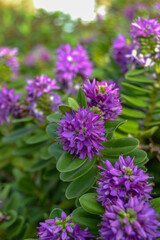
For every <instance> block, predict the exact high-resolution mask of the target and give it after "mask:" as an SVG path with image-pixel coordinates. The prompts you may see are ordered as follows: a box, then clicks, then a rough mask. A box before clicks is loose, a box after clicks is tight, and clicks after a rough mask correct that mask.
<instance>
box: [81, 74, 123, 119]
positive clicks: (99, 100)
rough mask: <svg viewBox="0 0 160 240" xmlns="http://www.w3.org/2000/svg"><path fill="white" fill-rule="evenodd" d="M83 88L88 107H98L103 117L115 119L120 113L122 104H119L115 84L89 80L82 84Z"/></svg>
mask: <svg viewBox="0 0 160 240" xmlns="http://www.w3.org/2000/svg"><path fill="white" fill-rule="evenodd" d="M83 90H84V92H85V94H86V97H87V103H88V106H89V107H91V108H92V107H96V108H98V109H99V111H100V114H101V115H102V117H103V119H104V120H105V121H106V120H115V119H116V117H117V116H118V115H119V114H120V113H121V110H122V106H121V105H120V100H119V93H118V90H119V89H118V88H115V84H108V83H107V82H101V83H100V82H98V81H95V79H94V80H93V82H92V83H91V82H90V81H89V80H88V81H87V83H86V84H84V86H83Z"/></svg>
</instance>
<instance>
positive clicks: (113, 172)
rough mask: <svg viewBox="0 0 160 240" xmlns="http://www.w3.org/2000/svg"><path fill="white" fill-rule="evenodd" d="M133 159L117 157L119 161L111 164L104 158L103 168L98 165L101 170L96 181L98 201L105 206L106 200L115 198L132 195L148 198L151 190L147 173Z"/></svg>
mask: <svg viewBox="0 0 160 240" xmlns="http://www.w3.org/2000/svg"><path fill="white" fill-rule="evenodd" d="M133 160H134V159H131V158H130V157H129V156H127V157H126V158H125V159H124V158H123V156H120V157H119V161H117V162H116V163H115V166H114V167H113V166H112V164H111V163H110V162H109V161H108V160H106V161H105V162H103V163H104V164H105V168H103V167H99V168H100V169H101V170H102V172H101V173H100V175H101V178H100V179H99V182H98V189H97V192H98V199H97V200H98V201H101V202H102V205H103V206H105V205H107V203H108V200H112V199H115V198H119V197H121V198H126V199H128V198H129V197H133V196H138V197H141V196H142V197H145V198H150V193H151V191H152V187H151V184H149V183H148V181H147V180H148V179H149V175H148V174H146V173H144V171H143V170H142V169H138V166H137V165H134V163H133Z"/></svg>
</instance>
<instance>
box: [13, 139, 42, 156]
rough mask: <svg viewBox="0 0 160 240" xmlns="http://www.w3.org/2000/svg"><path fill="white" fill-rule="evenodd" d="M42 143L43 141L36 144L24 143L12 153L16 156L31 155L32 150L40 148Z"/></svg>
mask: <svg viewBox="0 0 160 240" xmlns="http://www.w3.org/2000/svg"><path fill="white" fill-rule="evenodd" d="M44 144H45V143H44V142H41V143H36V144H29V145H24V146H23V147H20V148H17V149H16V150H15V152H14V154H15V155H17V156H21V155H32V154H33V152H34V151H36V150H38V149H40V148H41V147H42V146H43V145H44Z"/></svg>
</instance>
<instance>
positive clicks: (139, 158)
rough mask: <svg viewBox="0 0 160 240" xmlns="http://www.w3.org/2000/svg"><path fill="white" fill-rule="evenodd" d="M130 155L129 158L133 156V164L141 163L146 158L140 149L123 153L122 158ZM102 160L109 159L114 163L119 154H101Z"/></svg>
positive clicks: (145, 154)
mask: <svg viewBox="0 0 160 240" xmlns="http://www.w3.org/2000/svg"><path fill="white" fill-rule="evenodd" d="M127 156H130V157H131V158H134V157H135V158H134V164H136V165H140V164H143V163H144V161H145V159H146V158H147V153H146V152H145V151H143V150H141V149H134V150H133V151H132V152H130V153H127V154H123V158H125V157H127ZM102 159H103V160H109V161H110V162H111V163H112V164H115V163H116V162H117V161H118V159H119V156H103V157H102Z"/></svg>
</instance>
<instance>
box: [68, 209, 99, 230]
mask: <svg viewBox="0 0 160 240" xmlns="http://www.w3.org/2000/svg"><path fill="white" fill-rule="evenodd" d="M72 220H73V222H74V223H76V224H78V225H79V226H80V227H81V228H83V229H84V228H86V227H88V229H89V231H90V232H93V233H95V234H97V232H98V224H99V223H100V222H101V219H100V217H99V216H97V215H93V214H90V213H87V212H86V211H85V210H84V209H83V208H77V209H75V210H74V211H73V212H72Z"/></svg>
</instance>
